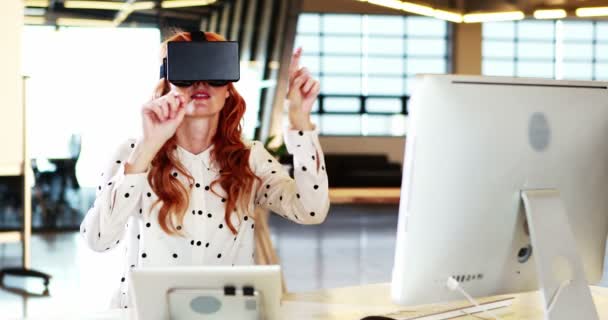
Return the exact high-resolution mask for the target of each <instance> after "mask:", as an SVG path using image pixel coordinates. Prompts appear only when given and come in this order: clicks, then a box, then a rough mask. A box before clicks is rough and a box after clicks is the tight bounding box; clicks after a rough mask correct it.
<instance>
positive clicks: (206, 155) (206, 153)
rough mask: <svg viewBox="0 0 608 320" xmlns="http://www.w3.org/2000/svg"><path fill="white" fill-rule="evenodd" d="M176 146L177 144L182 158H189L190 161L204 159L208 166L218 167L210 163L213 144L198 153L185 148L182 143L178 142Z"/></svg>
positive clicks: (209, 167)
mask: <svg viewBox="0 0 608 320" xmlns="http://www.w3.org/2000/svg"><path fill="white" fill-rule="evenodd" d="M176 146H177V149H176V150H177V154H178V156H179V157H180V159H183V160H189V161H202V162H203V164H204V165H205V167H206V168H208V169H217V167H216V166H215V164H211V165H210V159H211V150H213V145H210V146H209V147H208V148H207V149H205V151H203V152H201V153H198V154H194V153H191V152H190V151H188V150H186V149H184V148H183V147H181V146H180V145H177V144H176ZM216 171H217V170H216Z"/></svg>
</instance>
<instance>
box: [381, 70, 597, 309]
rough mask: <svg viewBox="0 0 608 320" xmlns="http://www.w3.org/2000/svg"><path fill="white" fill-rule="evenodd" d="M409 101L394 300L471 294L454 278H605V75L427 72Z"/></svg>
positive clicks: (552, 281) (497, 289) (568, 293)
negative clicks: (455, 286) (561, 77)
mask: <svg viewBox="0 0 608 320" xmlns="http://www.w3.org/2000/svg"><path fill="white" fill-rule="evenodd" d="M408 107H409V111H410V126H409V131H408V134H407V138H406V140H407V142H406V150H405V169H404V175H403V180H402V187H401V203H400V206H399V223H398V232H397V244H396V252H395V263H394V269H393V275H392V286H391V291H392V299H393V301H394V302H395V303H398V304H403V305H417V304H426V303H433V302H439V301H449V300H456V299H458V300H460V299H463V297H462V296H461V295H460V293H458V292H455V291H450V290H449V289H448V288H446V280H447V279H448V278H449V277H454V278H455V279H456V280H458V281H459V282H460V284H461V286H462V287H463V288H464V289H465V290H466V291H467V292H468V293H469V294H471V295H473V296H488V295H495V294H505V293H514V292H522V291H531V290H536V289H538V288H541V289H542V290H544V291H542V292H543V293H544V297H545V303H546V304H547V305H548V304H549V303H550V302H554V301H549V300H551V299H553V298H555V294H556V293H557V294H558V295H559V294H561V295H562V296H563V297H564V299H568V300H570V301H571V302H572V300H571V299H583V300H587V298H589V300H590V294H588V287H587V286H586V284H584V285H583V284H582V282H584V281H585V279H584V278H585V276H586V279H587V281H588V282H589V283H591V284H594V283H597V282H598V281H600V280H601V276H602V270H603V260H604V253H605V244H606V235H607V231H608V84H607V83H601V82H591V81H586V82H583V81H556V80H539V79H522V78H502V77H474V76H454V75H425V76H420V77H419V78H418V80H417V83H416V88H415V89H414V91H413V95H412V97H411V99H410V103H409V106H408ZM522 196H523V198H524V200H526V202H525V203H524V201H523V200H522ZM526 209H528V210H526ZM531 214H532V215H531ZM530 217H533V218H532V220H533V221H531V220H530ZM568 221H569V223H568ZM569 231H571V232H570V233H568V232H569ZM530 235H532V237H531V236H530ZM560 250H561V251H560ZM568 250H569V251H568ZM558 253H559V254H558ZM577 256H578V258H577ZM539 257H540V258H539ZM537 260H538V261H537ZM537 262H540V265H537ZM581 262H582V263H581ZM583 270H584V271H583ZM573 280H576V281H574V282H573ZM539 281H540V282H539ZM575 285H576V286H578V288H579V289H580V290H583V289H581V288H586V289H587V294H580V292H582V291H578V292H575V291H576V290H575V291H572V290H569V289H568V288H571V287H573V286H575ZM558 289H559V290H560V292H561V293H560V292H557V290H558ZM562 289H567V290H562ZM577 296H580V297H578V298H576V297H577ZM591 305H592V302H591ZM545 307H546V306H545ZM574 307H577V305H575V306H574ZM562 313H563V312H562ZM579 315H580V314H579ZM580 319H582V318H580Z"/></svg>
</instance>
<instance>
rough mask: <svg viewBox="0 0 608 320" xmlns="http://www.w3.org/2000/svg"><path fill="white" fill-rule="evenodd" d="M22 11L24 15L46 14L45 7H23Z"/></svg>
mask: <svg viewBox="0 0 608 320" xmlns="http://www.w3.org/2000/svg"><path fill="white" fill-rule="evenodd" d="M23 13H24V15H26V16H43V15H45V14H46V9H44V8H25V9H23Z"/></svg>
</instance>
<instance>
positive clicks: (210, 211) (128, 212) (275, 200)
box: [81, 130, 328, 308]
mask: <svg viewBox="0 0 608 320" xmlns="http://www.w3.org/2000/svg"><path fill="white" fill-rule="evenodd" d="M285 144H286V146H287V150H288V151H289V153H291V154H292V155H293V163H292V164H293V168H294V169H295V170H293V171H292V173H293V174H294V175H295V179H294V178H291V177H289V174H290V173H289V172H288V171H287V170H285V168H284V167H283V164H282V163H280V162H279V161H277V159H276V158H275V157H273V156H272V155H271V154H270V153H269V152H268V151H267V150H266V149H264V146H263V144H262V143H260V142H256V143H254V145H253V146H251V149H252V150H251V153H250V155H249V156H250V162H251V163H252V167H251V169H252V171H253V172H254V174H255V175H256V176H258V177H259V178H260V180H257V181H255V184H256V185H255V187H254V189H253V190H252V191H253V192H254V194H253V201H252V203H251V204H250V205H251V207H250V208H253V206H254V205H259V206H262V207H263V208H266V209H268V208H270V207H272V211H274V212H276V213H277V214H279V215H280V216H281V217H285V218H286V219H290V220H292V221H294V222H296V223H303V224H310V223H320V222H321V221H323V218H324V217H325V214H326V210H327V209H326V207H325V204H326V203H328V201H327V199H326V198H327V185H328V183H327V175H326V174H325V163H324V161H323V154H322V150H321V149H320V147H319V144H318V138H317V136H316V133H315V132H312V131H303V130H289V131H288V132H286V135H285ZM136 147H137V146H136V142H135V140H132V141H129V142H128V143H127V144H124V145H123V146H122V147H121V150H119V152H117V153H116V154H115V155H114V156H112V158H111V161H110V162H111V163H110V164H111V165H109V166H107V168H108V169H107V170H106V171H104V172H101V174H100V178H99V179H100V180H99V181H98V183H97V187H96V189H97V194H96V195H97V197H98V199H112V202H111V203H103V201H102V202H99V201H97V200H98V199H96V202H97V205H95V206H93V207H92V208H91V209H92V210H89V212H88V213H87V217H85V220H84V221H83V226H82V228H81V230H82V232H81V235H82V236H83V237H92V238H95V239H94V240H89V241H87V243H89V244H91V243H94V244H97V243H99V247H100V248H98V251H103V250H106V249H107V250H109V249H111V248H113V247H114V246H116V245H123V246H125V249H126V250H125V251H126V254H127V261H126V262H125V263H126V265H125V267H126V270H128V269H129V268H135V267H136V266H137V267H139V268H145V267H146V265H154V266H157V265H158V266H162V265H163V263H166V264H167V265H182V264H188V265H205V264H213V263H218V264H220V265H250V264H253V263H254V259H255V255H254V254H253V252H252V248H253V247H252V246H250V245H247V243H248V242H252V241H254V240H253V234H254V233H255V232H254V230H255V229H256V225H255V224H256V223H254V222H255V221H256V220H255V219H254V217H252V216H248V215H247V214H246V213H247V212H249V209H250V208H243V210H240V209H239V210H238V211H237V210H236V208H235V210H234V212H233V213H232V214H233V215H235V217H233V219H234V220H232V221H233V223H234V227H235V228H236V229H237V232H238V233H236V234H233V233H232V231H231V230H230V228H228V225H226V220H225V208H226V204H227V202H228V200H229V199H228V193H227V192H226V191H225V190H223V188H222V186H221V185H220V184H215V187H216V188H215V189H214V191H213V192H212V191H211V187H210V186H211V184H212V182H213V181H214V180H215V179H217V178H218V177H219V175H220V174H221V175H228V174H230V173H231V171H232V170H219V168H218V165H217V164H216V163H212V162H210V159H211V158H210V155H211V152H207V151H204V152H201V153H199V154H193V153H185V152H184V151H185V149H183V148H181V147H179V146H175V152H177V156H178V157H177V159H179V160H180V161H181V164H182V165H183V169H184V170H185V171H184V174H180V172H179V171H177V170H176V168H173V170H170V171H169V172H168V174H169V177H172V178H176V179H177V178H179V179H177V180H176V181H179V182H181V183H183V185H184V187H186V190H187V191H188V192H189V193H190V198H189V199H190V203H189V204H188V207H187V209H186V213H187V214H186V215H185V216H183V220H175V222H173V226H174V228H175V229H174V230H175V231H179V232H178V234H179V235H171V236H168V235H166V234H165V233H164V231H163V229H162V228H161V226H160V225H159V221H158V212H159V209H160V208H161V207H162V203H158V204H156V205H153V204H154V203H155V201H157V200H159V198H158V196H157V195H155V194H154V193H155V190H156V191H158V190H157V189H156V188H152V187H151V186H150V185H149V182H148V181H147V173H141V174H128V175H125V174H124V173H122V172H119V171H118V170H119V169H120V168H124V163H125V161H126V160H127V159H128V158H129V155H130V153H131V152H133V149H135V148H136ZM210 149H212V148H210ZM121 164H122V165H121ZM180 170H181V169H180ZM186 173H187V174H188V175H190V177H188V176H186ZM180 175H181V177H180ZM98 177H99V176H98ZM172 183H173V182H172ZM110 192H115V193H116V196H115V197H113V196H112V197H110V196H108V195H109V193H110ZM159 194H160V192H159ZM112 195H114V194H113V193H112ZM153 195H154V196H153ZM230 200H231V199H230ZM324 200H325V201H324ZM100 204H101V205H100ZM110 207H111V208H112V209H109V208H110ZM239 208H240V207H239ZM109 210H112V211H109ZM133 213H135V215H133ZM138 213H139V214H138ZM89 215H92V216H94V215H105V216H104V217H103V219H100V217H89ZM203 215H204V216H203ZM237 215H238V217H241V219H236V217H237ZM114 219H120V220H121V221H113V220H114ZM127 219H134V221H133V222H135V223H129V226H127V227H126V228H125V224H126V223H127V222H128V221H127ZM102 222H107V224H105V225H103V226H100V225H99V224H100V223H102ZM114 226H120V228H121V231H120V232H119V231H117V230H112V229H107V228H113V227H114ZM85 227H86V228H85ZM91 228H92V229H91ZM85 230H87V231H90V230H94V231H92V232H86V231H85ZM95 231H98V232H95ZM110 237H114V238H110ZM169 239H171V240H169ZM123 240H124V241H123ZM230 240H232V241H230ZM133 246H135V247H133ZM133 248H135V250H133ZM125 277H126V276H123V277H122V278H121V281H120V284H121V290H120V292H119V294H121V295H123V298H122V299H121V301H123V303H122V304H123V305H121V306H120V307H122V308H125V307H127V305H128V303H129V301H131V300H130V299H129V298H128V295H129V292H128V291H129V290H128V286H127V284H126V282H127V281H126V278H125ZM117 282H118V281H117ZM125 295H126V296H125ZM128 307H131V306H130V305H129V306H128Z"/></svg>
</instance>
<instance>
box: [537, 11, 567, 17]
mask: <svg viewBox="0 0 608 320" xmlns="http://www.w3.org/2000/svg"><path fill="white" fill-rule="evenodd" d="M567 15H568V14H567V13H566V10H564V9H553V10H536V11H534V18H536V19H563V18H565V17H566V16H567Z"/></svg>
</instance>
